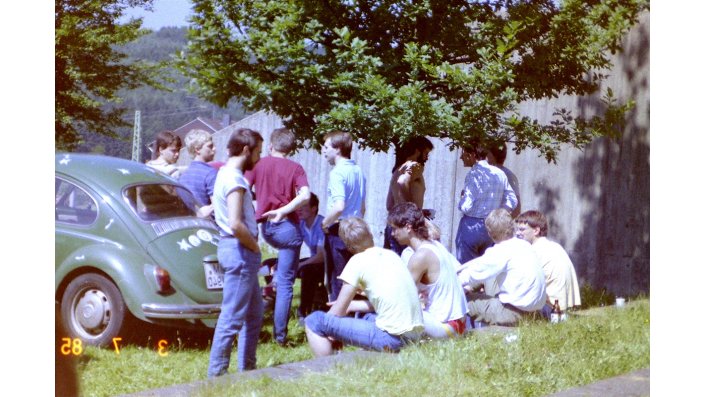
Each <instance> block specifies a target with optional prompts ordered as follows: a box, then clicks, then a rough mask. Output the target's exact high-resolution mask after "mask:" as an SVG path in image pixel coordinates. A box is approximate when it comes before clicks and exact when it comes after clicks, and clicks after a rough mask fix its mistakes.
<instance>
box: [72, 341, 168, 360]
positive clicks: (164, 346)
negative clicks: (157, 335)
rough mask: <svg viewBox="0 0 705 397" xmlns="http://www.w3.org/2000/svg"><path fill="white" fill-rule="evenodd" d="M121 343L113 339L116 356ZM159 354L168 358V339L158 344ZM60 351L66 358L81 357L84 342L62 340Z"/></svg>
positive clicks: (118, 353)
mask: <svg viewBox="0 0 705 397" xmlns="http://www.w3.org/2000/svg"><path fill="white" fill-rule="evenodd" d="M120 342H122V338H121V337H116V338H113V349H114V351H115V354H117V355H118V356H119V355H120ZM156 349H157V354H158V355H159V356H160V357H166V356H168V355H169V351H168V349H169V341H167V340H166V339H160V340H159V341H158V342H157V346H156ZM59 351H60V352H61V354H63V355H64V356H71V355H72V356H80V355H81V354H83V341H82V340H81V339H80V338H61V346H60V347H59Z"/></svg>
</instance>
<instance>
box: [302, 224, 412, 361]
mask: <svg viewBox="0 0 705 397" xmlns="http://www.w3.org/2000/svg"><path fill="white" fill-rule="evenodd" d="M339 234H340V238H341V239H342V240H343V242H344V243H345V245H346V247H347V248H348V249H349V250H350V252H352V253H353V254H354V255H353V257H352V258H350V261H349V262H348V263H347V265H346V266H345V269H344V270H343V272H342V274H341V275H340V279H341V280H342V282H343V285H342V288H341V289H340V293H339V295H338V299H337V300H336V301H335V302H334V303H333V306H331V308H330V310H328V312H322V311H315V312H313V313H311V314H310V315H309V316H308V317H306V320H305V322H306V337H307V338H308V343H309V346H310V347H311V350H312V351H313V354H314V355H315V356H316V357H321V356H327V355H330V354H332V353H333V344H334V342H342V343H346V344H350V345H353V346H358V347H362V348H364V349H370V350H376V351H387V352H396V351H399V349H401V348H402V347H404V346H405V345H406V344H408V343H410V342H413V341H416V340H418V339H419V337H420V336H421V333H422V332H423V315H422V314H421V303H420V301H419V296H418V293H417V290H416V284H415V283H414V280H413V279H412V278H411V273H409V270H407V268H406V266H404V263H402V261H401V258H400V257H399V255H397V254H396V253H394V251H390V250H388V249H384V248H379V247H375V246H374V242H373V240H372V233H371V232H370V229H369V227H368V226H367V224H366V223H365V221H364V220H362V219H361V218H358V217H348V218H345V219H343V220H341V221H340V227H339ZM358 293H364V294H365V296H366V297H367V298H368V300H353V298H354V297H355V295H356V294H358ZM350 312H358V313H359V312H362V313H367V314H365V315H364V317H363V318H352V317H347V316H346V315H347V313H350ZM373 312H374V313H373Z"/></svg>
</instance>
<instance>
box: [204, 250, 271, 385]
mask: <svg viewBox="0 0 705 397" xmlns="http://www.w3.org/2000/svg"><path fill="white" fill-rule="evenodd" d="M261 258H262V256H261V254H259V253H254V252H252V251H250V250H248V249H247V248H245V247H243V246H242V245H241V244H240V242H239V241H238V240H237V239H235V238H232V237H226V238H221V240H220V242H219V243H218V261H219V262H220V266H221V267H222V268H223V271H224V273H225V274H224V280H223V304H222V307H221V311H220V316H218V323H217V325H216V327H215V333H214V334H213V344H212V346H211V353H210V362H209V363H208V377H209V378H212V377H215V376H220V375H223V374H225V373H227V372H228V367H229V366H230V354H231V353H232V350H233V342H234V340H235V335H237V336H238V342H237V363H238V370H239V371H241V372H242V371H245V370H249V369H255V367H256V366H257V341H258V340H259V333H260V330H261V329H262V314H263V306H262V292H261V291H260V287H259V279H258V277H257V271H258V270H259V264H260V261H261Z"/></svg>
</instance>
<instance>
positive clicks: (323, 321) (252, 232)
mask: <svg viewBox="0 0 705 397" xmlns="http://www.w3.org/2000/svg"><path fill="white" fill-rule="evenodd" d="M204 134H205V135H204ZM176 138H177V139H178V137H176ZM185 141H186V146H187V147H188V150H189V153H190V154H191V156H192V157H193V159H194V161H193V162H192V163H191V164H190V165H189V167H188V168H186V169H181V170H179V169H165V170H164V171H165V172H167V173H170V175H172V176H175V177H178V178H179V180H180V181H181V182H182V183H183V184H184V185H185V186H186V187H188V188H189V189H191V190H192V191H193V192H194V196H195V197H196V199H197V200H198V201H199V205H201V209H200V210H199V215H200V216H212V217H213V218H214V220H215V223H216V225H217V226H218V229H219V230H220V234H221V240H220V242H219V244H218V260H219V262H220V265H221V267H222V268H223V270H224V287H223V303H222V308H221V314H220V316H219V318H218V322H217V325H216V329H215V333H214V336H213V343H212V347H211V354H210V362H209V367H208V376H209V377H215V376H219V375H222V374H224V373H226V372H227V369H228V367H229V362H230V355H231V352H232V347H233V342H234V338H235V336H237V337H238V349H237V350H238V369H239V370H240V371H244V370H249V369H253V368H255V365H256V354H255V353H256V346H257V340H258V336H259V332H260V329H261V327H262V317H263V315H262V314H263V313H262V312H263V302H262V296H261V292H260V286H259V280H258V270H259V268H260V263H261V253H260V249H259V246H258V244H257V238H258V235H259V233H260V231H261V233H262V237H263V238H264V240H265V241H266V242H267V243H268V244H270V245H271V246H273V247H275V248H276V249H277V250H278V258H277V263H276V270H275V271H274V285H275V286H276V297H275V303H274V330H273V334H274V339H275V341H276V342H277V343H279V344H280V345H285V344H286V343H287V339H286V338H287V327H288V321H289V312H290V309H291V302H292V297H293V285H294V281H295V278H296V276H297V274H299V275H300V276H301V277H302V287H301V293H302V299H301V307H300V308H299V314H300V316H301V318H302V319H303V323H304V325H305V332H306V336H307V340H308V343H309V346H310V348H311V350H312V351H313V353H314V355H316V356H323V355H328V354H331V353H333V352H334V351H335V350H336V349H338V348H340V347H341V346H342V345H343V344H350V345H354V346H359V347H362V348H366V349H372V350H378V351H392V352H395V351H398V350H399V349H401V348H402V347H403V346H405V345H406V344H408V343H410V342H414V341H418V340H419V339H420V338H423V337H429V338H435V339H443V338H452V337H457V336H460V335H463V334H464V333H465V332H466V330H467V329H468V328H473V327H478V326H479V325H480V324H481V323H486V324H499V325H513V324H516V323H517V322H518V321H519V319H520V318H521V317H522V316H525V315H534V314H544V315H548V313H550V311H551V308H552V307H553V306H554V304H555V303H556V302H558V305H559V306H560V308H561V309H562V310H567V309H568V308H570V307H573V306H579V305H580V295H579V289H578V285H577V277H576V274H575V270H574V268H573V264H572V262H571V261H570V258H569V257H568V255H567V253H566V252H565V250H564V249H563V248H562V247H561V246H560V245H559V244H558V243H556V242H553V241H551V240H548V239H547V234H548V222H547V220H546V218H545V216H544V215H543V214H541V213H540V212H538V211H526V212H523V213H520V211H519V210H518V208H519V195H518V184H517V182H516V177H515V176H514V175H513V174H512V173H511V171H509V170H507V169H506V168H500V167H502V163H503V161H504V158H505V157H506V146H505V145H502V144H500V145H495V146H494V147H492V148H491V150H485V149H484V148H482V147H480V146H479V145H467V146H464V147H462V155H461V159H462V161H463V163H464V165H465V166H467V167H470V170H469V172H468V174H467V176H466V178H465V185H464V188H463V190H462V192H461V195H460V200H459V203H458V209H459V210H460V211H461V213H462V214H463V216H462V219H461V220H460V224H459V226H458V231H457V234H456V238H455V247H456V255H455V256H454V255H453V254H451V253H450V252H449V251H448V249H447V248H446V247H445V246H444V245H442V244H441V243H440V231H439V229H438V227H437V226H436V225H434V224H433V210H428V209H424V207H423V197H424V193H425V189H426V186H425V182H424V177H423V169H424V164H425V162H426V161H427V159H428V156H429V154H430V152H431V151H432V150H433V144H432V143H431V142H430V141H429V140H428V139H426V138H413V139H411V140H409V141H407V142H405V143H403V144H402V145H400V146H399V147H398V148H397V151H396V162H395V165H394V167H393V169H392V177H391V180H390V184H389V190H388V195H387V202H386V207H387V210H388V219H387V227H386V229H385V235H384V247H376V246H375V245H374V239H373V235H372V233H371V231H370V228H369V226H368V225H367V224H366V222H365V221H364V219H363V218H364V214H365V197H366V193H367V192H366V178H365V175H364V174H363V173H362V170H361V168H360V166H359V165H357V164H356V163H355V161H353V160H352V159H351V152H352V147H353V141H352V137H351V136H350V134H348V133H346V132H341V131H335V132H331V133H329V134H327V135H326V136H325V141H324V144H323V147H322V149H321V153H322V155H323V157H324V158H325V159H326V160H327V162H328V163H329V164H330V165H331V166H333V168H332V170H331V171H330V175H329V182H328V186H327V191H326V203H327V206H326V209H325V211H324V214H325V215H319V214H318V198H317V197H316V196H315V195H314V194H313V193H311V191H310V188H309V184H308V180H307V177H306V173H305V171H304V169H303V167H302V166H301V165H300V164H298V163H296V162H295V161H293V160H291V159H289V158H287V157H288V155H289V154H290V153H292V152H293V150H294V148H295V136H294V135H293V133H292V132H291V131H289V130H288V129H286V128H279V129H276V130H274V131H273V132H272V135H271V139H270V145H269V147H268V152H269V155H268V156H266V157H263V158H261V159H260V155H261V151H262V143H263V138H262V136H261V135H260V134H259V133H258V132H256V131H253V130H251V129H245V128H240V129H238V130H236V131H235V132H233V133H232V134H231V136H230V139H229V141H228V144H227V150H228V159H227V161H226V162H225V163H224V164H222V166H220V168H219V169H217V170H216V167H213V166H212V164H211V165H209V164H208V162H209V161H212V160H213V155H214V154H215V152H214V148H213V145H212V141H211V140H210V135H209V134H208V133H207V132H204V131H200V132H199V131H192V132H190V133H189V134H187V135H186V137H185ZM165 142H166V140H165ZM179 143H180V142H179ZM162 145H163V147H164V148H165V150H163V149H162V146H160V139H159V137H158V140H157V147H158V153H159V157H158V159H157V163H156V164H154V165H153V166H155V165H156V166H157V167H164V163H166V164H167V165H172V167H171V168H176V167H174V166H173V164H174V163H175V162H176V160H174V159H173V158H174V155H173V154H172V152H173V151H174V150H176V152H177V153H178V149H180V147H178V146H180V145H176V146H174V145H175V144H174V142H168V143H163V144H162ZM162 150H163V151H164V156H163V157H162V155H161V153H162ZM176 157H177V158H178V154H177V155H176ZM488 157H489V158H490V160H491V161H492V163H494V164H495V165H492V164H490V162H488ZM160 159H161V160H160ZM170 161H171V162H170ZM255 195H256V200H255ZM254 203H256V208H255V205H254ZM304 242H305V243H306V245H307V246H308V247H309V248H310V251H311V256H310V258H308V259H305V260H302V261H301V262H300V261H299V255H300V248H301V246H302V244H303V243H304ZM324 264H325V266H324ZM323 272H325V275H323V274H322V273H323ZM323 277H325V279H326V280H327V281H328V284H329V296H328V298H329V305H330V308H329V309H328V310H326V311H323V310H312V309H313V307H312V304H311V300H312V293H313V289H314V288H315V285H317V284H319V283H320V282H321V279H322V278H323Z"/></svg>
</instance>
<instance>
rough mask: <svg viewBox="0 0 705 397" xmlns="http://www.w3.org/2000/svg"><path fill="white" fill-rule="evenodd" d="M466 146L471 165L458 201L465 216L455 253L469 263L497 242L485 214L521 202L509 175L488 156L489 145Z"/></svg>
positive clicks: (466, 159)
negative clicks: (491, 162) (490, 234)
mask: <svg viewBox="0 0 705 397" xmlns="http://www.w3.org/2000/svg"><path fill="white" fill-rule="evenodd" d="M462 150H463V152H462V155H461V157H460V158H461V159H462V160H463V164H464V165H465V166H466V167H471V168H470V171H468V174H467V175H466V176H465V187H464V188H463V191H462V192H461V194H460V202H459V203H458V209H459V210H460V211H461V212H462V213H463V217H462V218H461V219H460V224H459V225H458V233H457V234H456V236H455V256H456V257H457V258H458V262H460V263H465V262H467V261H469V260H471V259H474V258H477V257H478V256H481V255H482V254H483V253H484V252H485V250H486V249H487V248H489V247H491V246H492V245H493V244H494V242H493V241H492V239H491V238H490V236H489V234H488V233H487V228H486V227H485V218H487V216H488V215H489V213H490V212H491V211H492V210H495V209H498V208H506V209H507V210H508V211H510V212H511V211H512V210H513V209H514V208H515V207H516V206H517V196H516V194H515V193H514V190H513V189H512V187H511V186H510V185H509V180H508V179H507V175H506V174H505V173H504V172H502V170H500V169H499V168H497V167H495V166H492V165H490V164H488V163H487V160H485V157H486V156H487V151H486V149H484V148H482V147H480V146H470V145H468V146H465V147H463V149H462Z"/></svg>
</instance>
